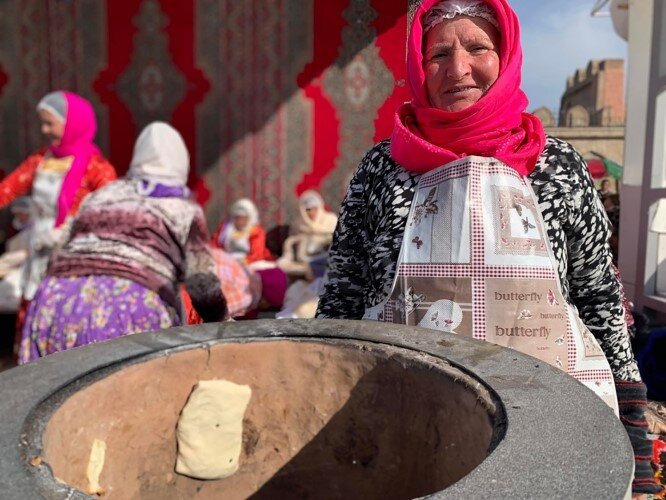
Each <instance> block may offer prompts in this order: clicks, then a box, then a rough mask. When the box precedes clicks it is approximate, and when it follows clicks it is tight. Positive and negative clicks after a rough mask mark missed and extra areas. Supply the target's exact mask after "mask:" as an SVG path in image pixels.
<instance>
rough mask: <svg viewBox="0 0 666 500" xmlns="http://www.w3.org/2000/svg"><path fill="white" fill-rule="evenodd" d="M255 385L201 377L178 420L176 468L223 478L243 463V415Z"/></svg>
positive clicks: (196, 475) (202, 476)
mask: <svg viewBox="0 0 666 500" xmlns="http://www.w3.org/2000/svg"><path fill="white" fill-rule="evenodd" d="M251 395H252V389H250V386H248V385H238V384H234V383H233V382H229V381H226V380H201V381H199V382H198V383H197V385H196V386H194V390H193V391H192V394H190V398H189V399H188V401H187V404H186V405H185V407H184V408H183V411H182V412H181V415H180V419H179V420H178V429H177V433H176V434H177V438H178V459H177V461H176V472H177V473H178V474H184V475H186V476H190V477H193V478H196V479H222V478H225V477H228V476H231V475H232V474H234V473H235V472H236V471H237V470H238V467H239V463H238V461H239V458H240V453H241V446H242V444H243V415H245V409H246V408H247V405H248V403H249V402H250V397H251Z"/></svg>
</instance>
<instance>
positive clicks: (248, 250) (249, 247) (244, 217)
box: [212, 198, 275, 264]
mask: <svg viewBox="0 0 666 500" xmlns="http://www.w3.org/2000/svg"><path fill="white" fill-rule="evenodd" d="M212 244H213V247H215V248H221V249H222V250H224V251H225V252H228V253H230V254H231V255H233V256H234V257H235V258H236V259H238V260H239V261H241V262H243V263H244V264H252V263H254V262H259V261H273V260H275V258H274V257H273V255H271V252H270V251H269V250H268V248H267V247H266V231H264V228H263V227H261V225H260V224H259V211H258V210H257V207H256V205H255V204H254V203H253V202H252V200H249V199H247V198H241V199H240V200H238V201H237V202H236V203H234V204H233V205H232V206H231V220H229V221H227V222H223V223H222V224H220V227H218V228H217V231H216V232H215V234H214V235H213V239H212Z"/></svg>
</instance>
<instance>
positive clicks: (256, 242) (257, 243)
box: [245, 226, 272, 264]
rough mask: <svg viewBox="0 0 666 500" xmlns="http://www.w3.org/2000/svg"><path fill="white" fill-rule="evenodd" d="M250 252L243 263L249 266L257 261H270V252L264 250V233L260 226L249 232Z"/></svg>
mask: <svg viewBox="0 0 666 500" xmlns="http://www.w3.org/2000/svg"><path fill="white" fill-rule="evenodd" d="M249 239H250V251H249V252H248V253H247V255H246V256H245V262H246V263H248V264H251V263H252V262H257V261H259V260H269V259H271V258H272V257H271V255H270V252H269V251H268V249H267V248H266V231H264V229H263V228H262V227H260V226H257V227H255V228H253V229H252V231H251V232H250V238H249Z"/></svg>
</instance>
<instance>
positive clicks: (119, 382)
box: [43, 340, 501, 499]
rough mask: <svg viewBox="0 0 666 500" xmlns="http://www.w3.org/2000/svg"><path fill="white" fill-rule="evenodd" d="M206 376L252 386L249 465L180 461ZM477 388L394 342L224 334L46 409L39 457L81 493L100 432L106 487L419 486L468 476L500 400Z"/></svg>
mask: <svg viewBox="0 0 666 500" xmlns="http://www.w3.org/2000/svg"><path fill="white" fill-rule="evenodd" d="M210 379H225V380H229V381H232V382H234V383H237V384H247V385H250V386H251V388H252V397H251V400H250V403H249V405H248V408H247V411H246V413H245V419H244V424H243V449H242V453H241V458H240V469H239V470H238V472H237V473H236V474H235V475H233V476H231V477H229V478H226V479H222V480H217V481H201V480H195V479H191V478H188V477H185V476H181V475H178V474H176V473H175V472H174V465H175V462H176V453H177V442H176V433H175V431H176V424H177V421H178V417H179V413H180V411H181V410H182V408H183V406H184V405H185V403H186V402H187V398H188V396H189V394H190V392H191V391H192V388H193V386H194V385H195V384H196V382H197V381H199V380H210ZM470 381H471V382H474V383H470ZM466 382H467V383H466ZM476 386H479V384H476V383H475V381H474V380H473V379H471V378H470V377H469V376H468V375H466V374H463V373H461V372H460V371H458V370H457V369H455V368H453V367H451V366H450V365H448V364H447V363H446V362H444V361H442V360H436V359H435V358H430V357H428V356H425V355H423V354H417V353H413V352H411V351H405V350H400V349H397V348H391V347H379V346H377V345H371V344H364V343H359V342H352V341H333V342H323V341H321V342H320V341H294V340H276V341H263V342H246V343H222V344H217V345H214V346H211V347H209V348H207V349H203V348H196V349H190V350H185V351H180V352H176V353H172V354H170V355H168V356H161V357H158V358H154V359H151V360H149V361H145V362H141V363H137V364H132V365H128V366H126V367H124V368H122V369H121V370H119V371H116V372H114V373H112V374H111V375H109V376H107V377H105V378H102V379H100V380H98V381H96V382H94V383H92V384H89V385H87V386H85V387H84V388H83V389H82V390H79V391H77V392H74V393H73V394H72V395H71V396H70V397H68V398H67V399H66V400H65V401H64V402H63V404H62V405H61V406H60V407H59V408H58V409H57V410H56V411H55V412H54V413H53V415H52V417H51V419H50V420H49V421H48V424H47V426H46V430H45V432H44V434H43V459H44V461H45V462H47V463H48V464H49V465H50V466H51V468H52V470H53V474H54V476H55V477H56V478H58V480H60V481H63V482H66V483H68V484H70V485H73V486H75V487H77V488H80V489H82V490H84V491H85V490H86V487H87V484H88V482H87V479H86V468H87V465H88V460H89V457H90V451H91V446H92V442H93V440H94V439H99V440H103V441H104V442H105V443H106V456H105V464H104V469H103V471H102V473H101V476H100V484H101V486H102V487H103V488H104V490H105V494H104V498H142V499H163V498H198V499H205V498H226V499H234V498H365V499H368V498H378V499H379V498H381V499H403V498H414V497H418V496H423V495H427V494H429V493H433V492H436V491H440V490H442V489H444V488H446V487H447V486H449V485H451V484H453V483H454V482H456V481H457V480H459V479H460V478H462V477H463V476H465V475H466V474H468V473H469V472H470V471H471V470H473V469H474V468H475V467H476V466H477V465H478V464H479V463H480V462H481V461H483V460H484V459H485V458H486V456H487V455H488V453H489V450H490V449H491V442H492V441H493V440H496V439H497V437H498V436H497V432H494V429H495V427H496V422H497V421H498V420H501V418H500V417H499V413H498V412H499V411H500V410H497V409H496V406H495V405H494V403H493V401H492V399H491V397H490V396H489V395H488V393H486V392H483V393H480V392H479V390H481V391H485V389H478V387H477V388H476V389H474V387H476ZM481 387H482V386H481Z"/></svg>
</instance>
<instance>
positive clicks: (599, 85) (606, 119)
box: [559, 59, 625, 127]
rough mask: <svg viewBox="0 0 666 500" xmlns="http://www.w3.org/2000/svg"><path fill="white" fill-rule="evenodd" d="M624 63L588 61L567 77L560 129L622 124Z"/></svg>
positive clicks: (561, 107)
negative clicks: (563, 127) (583, 66)
mask: <svg viewBox="0 0 666 500" xmlns="http://www.w3.org/2000/svg"><path fill="white" fill-rule="evenodd" d="M624 118H625V107H624V61H623V60H622V59H607V60H604V61H590V62H589V64H588V65H587V67H586V68H580V69H578V70H576V73H575V74H574V75H573V76H570V77H569V78H567V88H566V90H565V91H564V94H563V95H562V100H561V104H560V119H559V124H560V126H565V127H587V126H591V127H608V126H618V125H620V126H622V125H624Z"/></svg>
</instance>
